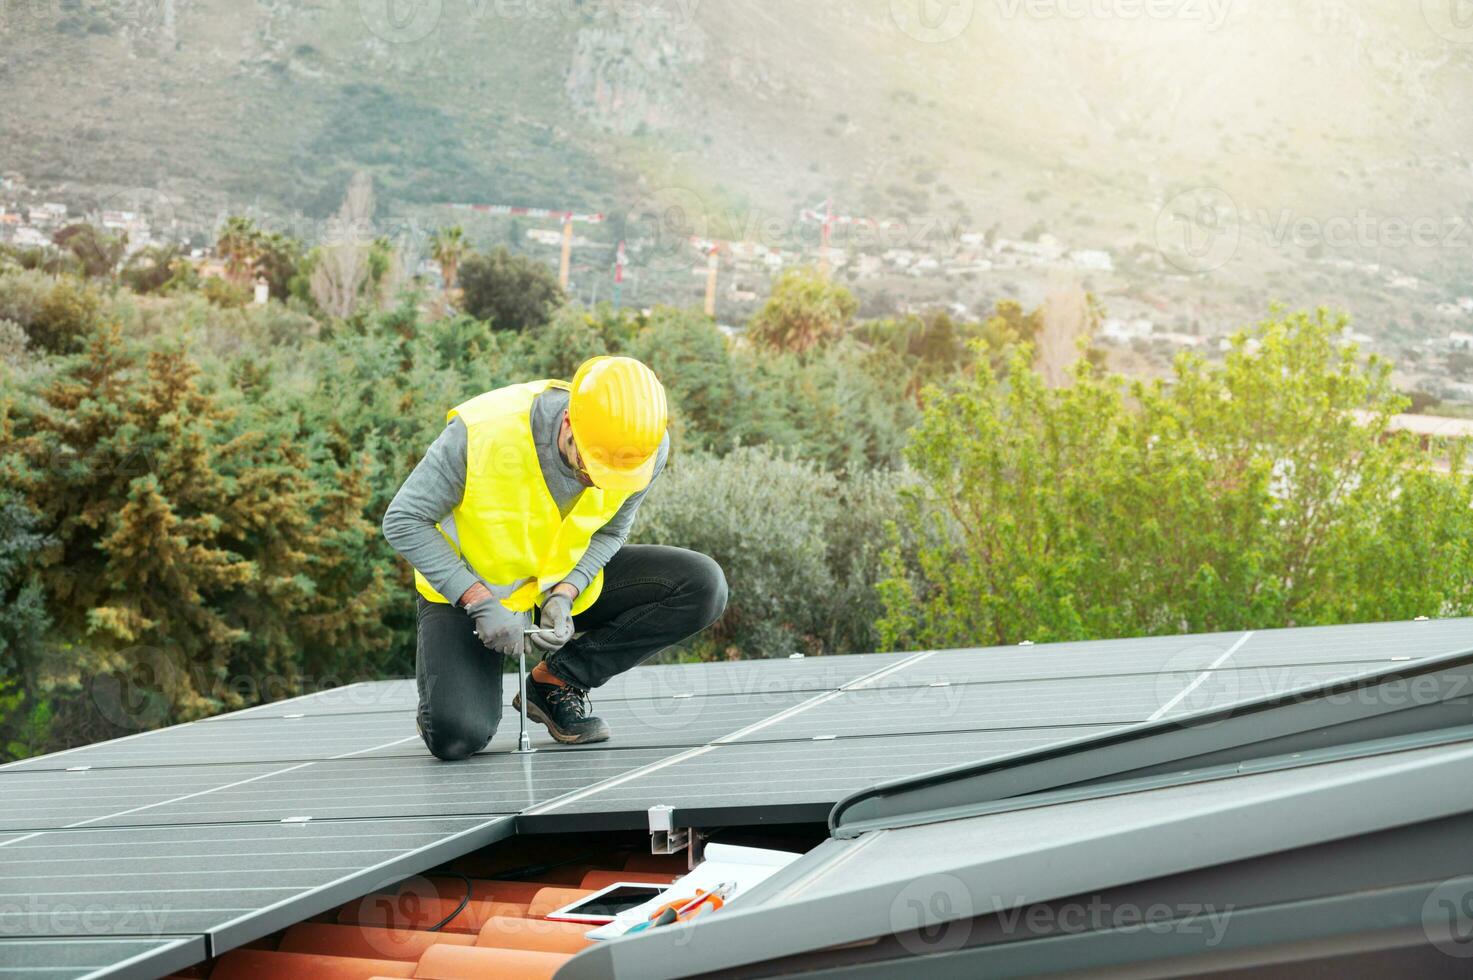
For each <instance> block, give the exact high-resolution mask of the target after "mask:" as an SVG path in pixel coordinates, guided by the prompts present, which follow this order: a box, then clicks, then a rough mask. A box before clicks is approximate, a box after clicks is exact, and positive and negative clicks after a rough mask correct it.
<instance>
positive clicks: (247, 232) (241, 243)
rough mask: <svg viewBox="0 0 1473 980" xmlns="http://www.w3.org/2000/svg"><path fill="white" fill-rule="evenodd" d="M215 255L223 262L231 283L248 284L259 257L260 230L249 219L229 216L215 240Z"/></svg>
mask: <svg viewBox="0 0 1473 980" xmlns="http://www.w3.org/2000/svg"><path fill="white" fill-rule="evenodd" d="M215 254H216V255H218V256H220V258H221V259H222V260H223V261H224V262H225V275H226V276H228V277H229V279H230V281H231V282H233V283H235V284H236V285H241V284H244V283H247V282H250V281H251V280H252V279H253V278H255V274H256V262H257V260H258V259H259V258H260V256H261V229H260V228H257V227H256V223H255V222H254V221H252V220H251V219H250V218H247V217H244V216H242V215H238V214H233V215H230V216H229V217H227V218H226V219H225V224H224V226H222V227H221V229H220V233H219V235H217V236H216V238H215Z"/></svg>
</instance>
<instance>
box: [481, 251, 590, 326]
mask: <svg viewBox="0 0 1473 980" xmlns="http://www.w3.org/2000/svg"><path fill="white" fill-rule="evenodd" d="M459 279H460V288H461V292H462V294H463V295H464V305H465V310H466V312H467V313H469V314H470V315H471V316H474V317H476V318H477V319H480V320H489V321H490V323H491V325H492V326H493V327H494V328H496V329H497V330H527V329H529V328H532V327H536V326H540V325H542V324H544V323H546V322H547V321H548V318H549V317H551V316H552V313H553V311H554V310H556V309H557V308H558V307H559V306H562V305H563V303H564V302H566V300H567V297H566V296H565V295H564V293H563V290H562V287H561V286H559V285H558V281H557V276H555V275H554V274H553V272H552V270H551V269H549V268H547V267H546V266H545V265H543V264H542V263H540V262H534V261H533V260H531V259H528V258H526V257H524V256H520V255H513V254H511V253H510V252H508V251H507V250H506V249H505V248H503V247H500V246H498V247H497V248H495V249H493V250H491V251H490V252H489V253H484V254H483V253H480V252H473V253H471V254H469V255H467V256H466V257H465V259H464V261H463V262H462V263H461V266H460V272H459Z"/></svg>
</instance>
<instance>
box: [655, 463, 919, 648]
mask: <svg viewBox="0 0 1473 980" xmlns="http://www.w3.org/2000/svg"><path fill="white" fill-rule="evenodd" d="M888 480H889V478H886V477H866V478H865V479H863V480H859V481H855V482H852V483H849V484H845V483H844V482H842V481H840V480H839V479H838V478H837V477H835V476H834V475H832V474H830V473H826V472H824V471H823V470H821V469H819V468H818V467H817V466H815V465H813V464H812V463H808V462H800V461H797V460H794V459H789V458H785V457H783V456H781V455H779V454H777V453H775V452H773V451H772V450H770V449H766V448H759V447H746V448H741V449H737V450H735V451H733V452H732V453H730V454H728V455H727V456H725V457H720V458H718V457H712V456H705V455H693V456H689V457H684V458H681V459H679V460H678V461H676V462H675V463H672V465H671V466H670V467H669V468H668V469H667V470H666V472H665V473H663V474H662V475H661V477H660V479H659V480H658V481H656V483H655V485H654V487H653V488H652V489H651V490H650V494H649V496H648V497H647V498H646V499H645V502H644V504H643V505H642V506H641V507H640V512H639V518H638V521H637V523H636V527H635V536H634V537H635V540H637V541H641V542H646V543H653V544H668V545H675V546H678V547H682V548H690V549H692V550H694V551H699V552H702V553H704V554H708V555H710V556H711V557H712V558H714V559H715V560H716V561H717V563H718V564H720V565H721V567H722V569H723V571H725V572H726V578H727V583H728V585H729V586H730V602H729V605H728V607H727V612H726V615H725V616H724V617H723V618H722V620H721V621H720V622H719V623H718V624H717V625H716V626H715V627H713V629H712V630H710V631H709V632H708V633H707V634H703V635H702V636H700V637H697V638H696V640H695V641H693V642H692V643H690V644H687V647H686V650H685V652H687V653H692V652H694V653H696V654H698V655H701V656H705V657H708V658H709V657H712V656H718V655H719V656H726V657H731V658H737V657H780V656H786V655H788V654H790V653H794V652H803V653H808V654H821V653H835V652H846V653H847V652H853V651H854V650H856V649H860V650H862V649H867V648H868V646H869V641H870V638H871V636H872V634H871V632H870V630H871V624H872V623H873V621H874V614H875V611H876V607H875V605H874V603H873V601H871V600H870V599H868V598H866V597H865V596H864V593H865V592H866V589H867V582H866V579H867V578H869V579H870V580H872V578H870V576H871V575H872V573H870V572H868V571H866V568H865V566H866V564H867V563H871V562H872V561H873V556H874V555H875V554H877V553H878V551H879V550H880V549H881V547H882V546H883V542H884V521H885V519H886V517H887V516H890V513H891V512H890V509H889V508H888V507H887V506H886V503H885V501H886V497H887V486H888V485H889V484H888ZM875 566H876V567H877V563H875Z"/></svg>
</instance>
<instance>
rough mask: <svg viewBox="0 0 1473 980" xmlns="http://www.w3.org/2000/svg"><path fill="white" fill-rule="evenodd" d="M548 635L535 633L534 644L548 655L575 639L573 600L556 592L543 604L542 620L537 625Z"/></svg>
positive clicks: (533, 635) (533, 636)
mask: <svg viewBox="0 0 1473 980" xmlns="http://www.w3.org/2000/svg"><path fill="white" fill-rule="evenodd" d="M537 625H538V626H541V627H542V628H543V629H544V630H548V631H549V632H546V633H533V634H532V637H531V639H532V642H533V643H534V644H536V645H537V646H538V647H541V648H542V649H543V650H545V651H546V652H548V653H551V652H552V651H554V650H556V649H558V648H560V647H561V646H562V645H563V644H564V643H567V642H568V641H569V640H571V639H572V638H573V600H572V599H569V598H568V597H567V596H565V595H563V594H562V593H561V592H554V593H553V594H552V595H551V596H549V597H548V598H547V601H546V602H544V603H543V604H542V618H541V620H540V621H539V622H538V624H537Z"/></svg>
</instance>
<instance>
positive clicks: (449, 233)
mask: <svg viewBox="0 0 1473 980" xmlns="http://www.w3.org/2000/svg"><path fill="white" fill-rule="evenodd" d="M470 246H471V243H470V242H469V241H468V240H467V239H466V237H465V229H464V228H462V227H460V225H455V226H453V227H450V228H441V229H440V230H439V231H437V232H435V233H434V235H432V236H430V255H431V256H432V257H433V258H434V260H435V261H436V262H438V263H439V264H440V275H442V276H443V277H444V278H445V289H446V290H447V291H448V290H451V289H454V288H455V275H456V273H457V272H459V271H460V260H461V259H463V258H465V253H466V252H468V251H469V250H470Z"/></svg>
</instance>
